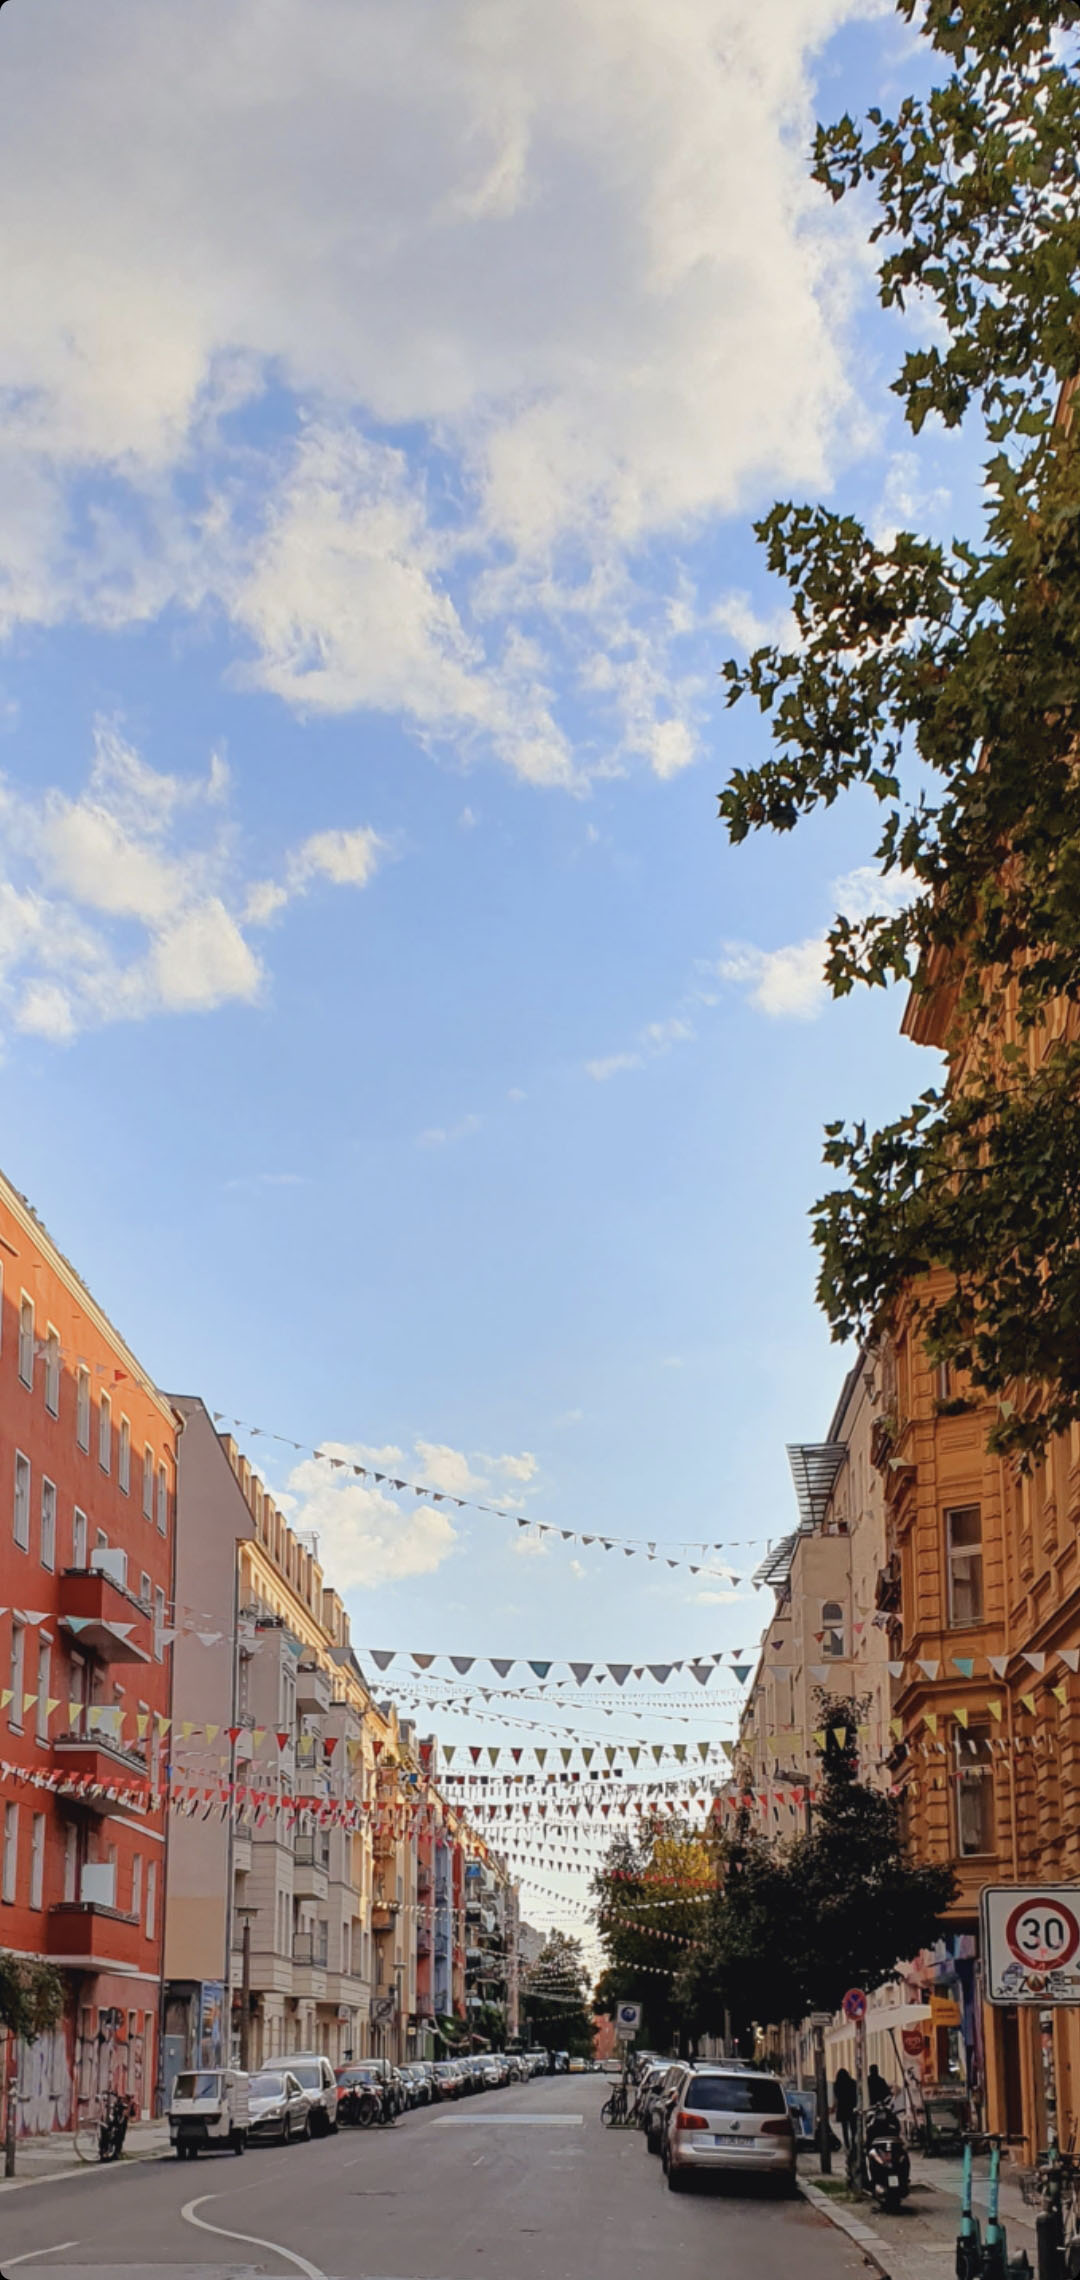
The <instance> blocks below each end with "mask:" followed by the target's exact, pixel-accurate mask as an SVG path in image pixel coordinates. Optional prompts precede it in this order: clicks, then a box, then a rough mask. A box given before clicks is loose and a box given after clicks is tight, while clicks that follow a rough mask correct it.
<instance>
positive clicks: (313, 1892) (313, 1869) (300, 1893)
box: [293, 1836, 329, 1900]
mask: <svg viewBox="0 0 1080 2280" xmlns="http://www.w3.org/2000/svg"><path fill="white" fill-rule="evenodd" d="M328 1889H329V1859H328V1858H325V1857H324V1856H323V1853H322V1849H321V1847H320V1844H319V1840H318V1838H317V1837H314V1836H299V1837H297V1840H296V1851H295V1853H294V1855H293V1892H294V1894H295V1896H296V1898H297V1899H298V1900H325V1898H326V1895H327V1891H328Z"/></svg>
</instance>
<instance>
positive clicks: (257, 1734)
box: [251, 1726, 360, 1750]
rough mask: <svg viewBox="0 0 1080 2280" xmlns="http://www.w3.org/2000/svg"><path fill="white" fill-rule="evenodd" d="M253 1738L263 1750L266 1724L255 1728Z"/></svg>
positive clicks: (258, 1747)
mask: <svg viewBox="0 0 1080 2280" xmlns="http://www.w3.org/2000/svg"><path fill="white" fill-rule="evenodd" d="M251 1738H252V1741H253V1742H254V1744H255V1747H256V1749H257V1750H261V1748H262V1746H263V1743H264V1742H265V1740H266V1728H265V1726H256V1728H255V1730H254V1732H253V1734H252V1737H251ZM356 1746H357V1749H359V1747H360V1744H359V1742H358V1743H357V1745H356Z"/></svg>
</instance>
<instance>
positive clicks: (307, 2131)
mask: <svg viewBox="0 0 1080 2280" xmlns="http://www.w3.org/2000/svg"><path fill="white" fill-rule="evenodd" d="M310 2139H311V2115H310V2114H305V2115H304V2125H303V2128H302V2130H301V2132H300V2142H301V2144H302V2145H307V2144H308V2143H309V2142H310Z"/></svg>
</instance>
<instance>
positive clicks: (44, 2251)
mask: <svg viewBox="0 0 1080 2280" xmlns="http://www.w3.org/2000/svg"><path fill="white" fill-rule="evenodd" d="M78 2245H79V2243H78V2241H77V2240H58V2241H57V2242H56V2244H55V2246H54V2247H53V2248H28V2249H27V2250H26V2252H25V2255H23V2256H9V2257H7V2258H6V2260H5V2261H6V2263H7V2268H8V2271H9V2272H14V2270H15V2266H16V2265H17V2264H32V2263H33V2261H34V2258H35V2256H59V2254H60V2251H61V2249H62V2248H78Z"/></svg>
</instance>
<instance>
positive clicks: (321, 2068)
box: [289, 2050, 338, 2137]
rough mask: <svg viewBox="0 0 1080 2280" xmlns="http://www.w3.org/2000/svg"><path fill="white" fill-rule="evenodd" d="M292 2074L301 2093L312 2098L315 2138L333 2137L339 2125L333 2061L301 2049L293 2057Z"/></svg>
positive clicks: (292, 2054)
mask: <svg viewBox="0 0 1080 2280" xmlns="http://www.w3.org/2000/svg"><path fill="white" fill-rule="evenodd" d="M289 2072H290V2074H295V2076H296V2079H297V2081H298V2083H299V2084H300V2088H301V2090H306V2091H307V2092H308V2094H309V2096H310V2098H311V2128H312V2132H313V2134H314V2136H315V2137H329V2136H330V2135H331V2133H332V2132H333V2131H334V2130H336V2128H337V2126H338V2124H337V2108H338V2090H337V2083H336V2082H335V2080H334V2069H333V2067H332V2066H331V2064H330V2061H329V2059H328V2058H324V2057H323V2056H322V2054H321V2053H320V2052H319V2051H315V2050H298V2051H295V2052H293V2053H291V2054H290V2058H289Z"/></svg>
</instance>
